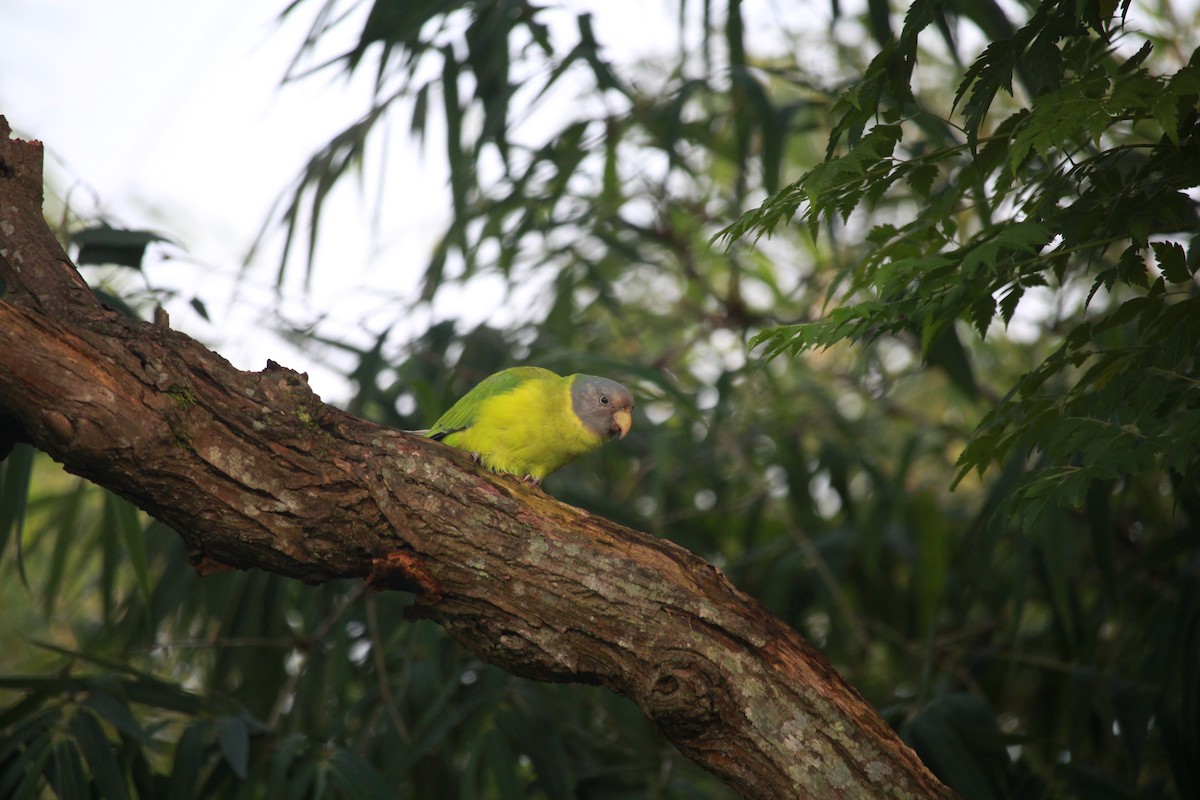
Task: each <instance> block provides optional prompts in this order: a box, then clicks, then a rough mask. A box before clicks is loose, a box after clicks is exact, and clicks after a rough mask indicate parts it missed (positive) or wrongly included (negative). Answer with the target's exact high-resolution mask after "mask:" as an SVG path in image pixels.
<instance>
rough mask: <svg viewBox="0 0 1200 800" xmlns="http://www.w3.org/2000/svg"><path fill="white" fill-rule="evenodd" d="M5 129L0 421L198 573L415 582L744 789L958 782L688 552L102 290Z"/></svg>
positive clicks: (481, 650) (535, 673) (480, 643)
mask: <svg viewBox="0 0 1200 800" xmlns="http://www.w3.org/2000/svg"><path fill="white" fill-rule="evenodd" d="M8 135H9V131H8V127H7V123H6V122H4V121H3V118H2V117H0V279H2V280H3V282H4V284H5V286H6V287H7V298H6V299H5V300H0V420H7V421H8V424H7V425H6V426H5V427H4V430H7V431H9V432H10V433H11V435H10V437H9V438H15V437H16V434H15V433H12V432H16V431H19V432H20V433H19V438H21V439H25V440H28V441H30V442H32V444H33V445H34V446H36V447H38V448H39V449H41V450H43V451H45V452H46V453H48V454H49V455H50V456H52V457H53V458H55V459H56V460H58V461H60V462H62V463H63V464H64V465H65V467H66V468H67V469H68V470H70V471H71V472H74V473H77V474H79V475H82V476H84V477H86V478H88V479H89V480H92V481H94V482H95V483H97V484H99V485H101V486H104V487H106V488H108V489H110V490H112V491H114V492H116V493H117V494H119V495H121V496H123V497H125V498H127V499H129V500H130V501H132V502H133V503H135V504H136V505H137V506H139V507H140V508H142V509H144V510H146V511H147V512H148V513H150V514H151V515H153V516H154V517H156V518H157V519H159V520H161V521H163V522H164V523H166V524H168V525H170V526H171V527H172V528H174V529H175V530H176V531H177V532H178V534H179V535H180V536H181V537H183V539H184V540H185V541H186V542H187V544H188V545H189V547H190V548H191V550H192V553H193V559H194V563H195V564H196V565H197V567H198V568H200V569H202V570H203V569H205V568H208V567H210V566H212V565H213V564H214V563H215V564H223V565H229V566H233V567H236V568H239V569H249V568H259V569H265V570H269V571H272V572H277V573H280V574H283V575H287V576H291V577H294V578H299V579H300V580H303V581H307V582H310V583H319V582H323V581H327V580H330V579H333V578H346V577H360V578H364V579H366V580H367V581H368V582H370V583H371V584H372V585H373V586H375V587H377V588H395V589H402V590H405V591H410V592H413V593H414V594H415V595H416V596H417V601H418V604H417V606H415V610H416V614H417V615H418V616H421V617H426V618H429V619H432V620H435V621H436V622H438V623H439V624H441V625H442V626H444V627H445V628H446V630H447V631H449V632H450V634H451V635H453V636H454V637H455V638H456V639H457V640H458V641H460V642H461V643H462V644H463V645H464V646H466V647H467V648H469V649H470V650H472V651H474V652H476V653H478V654H479V655H481V656H482V657H484V658H486V659H487V660H489V661H491V662H492V663H494V664H498V665H499V666H501V667H503V668H504V669H507V670H509V671H511V672H513V673H516V674H519V675H525V676H528V677H532V678H537V679H540V680H550V681H576V682H582V683H591V684H600V685H603V686H607V687H608V688H610V689H612V690H613V691H616V692H618V693H620V694H622V695H625V696H626V697H629V698H630V699H632V700H633V701H634V702H636V703H637V704H638V705H639V706H640V707H641V709H642V710H643V712H644V713H645V714H646V715H647V716H648V717H649V718H650V719H651V720H653V721H654V722H655V723H656V724H657V725H658V727H659V728H660V729H661V730H662V732H663V733H664V734H665V735H666V736H667V737H668V738H669V739H670V740H671V741H672V742H674V743H675V745H676V746H677V747H678V748H679V749H680V750H681V751H682V752H683V753H684V754H685V755H687V756H688V757H689V758H692V759H693V760H695V761H696V762H697V763H699V764H701V765H703V766H704V767H706V768H707V769H709V770H711V771H712V772H714V773H716V774H717V775H718V776H720V777H721V778H723V779H724V780H725V781H727V782H728V783H729V784H730V785H731V786H733V787H734V788H736V789H737V790H738V791H740V792H741V793H742V794H743V795H744V796H746V797H751V798H784V797H797V798H799V797H812V798H840V797H872V798H876V797H896V798H900V797H953V796H954V795H953V793H952V792H950V790H948V789H947V788H945V787H944V786H942V785H941V784H940V783H938V781H937V780H936V779H935V778H934V777H933V775H932V774H931V773H929V771H928V770H927V769H926V768H925V767H924V765H922V764H921V762H920V761H919V759H918V758H917V757H916V755H915V754H914V753H913V752H912V751H911V750H910V749H909V748H908V747H906V746H905V745H904V744H903V743H902V742H901V741H900V740H899V738H898V737H897V736H896V735H895V733H894V732H893V731H892V730H891V728H890V727H889V726H888V725H887V724H886V723H885V722H884V721H883V719H882V718H880V717H879V715H878V714H877V713H876V712H875V710H874V709H873V708H871V706H870V705H869V704H868V703H867V702H866V701H865V700H863V698H862V697H861V696H860V695H859V694H858V693H857V692H856V691H855V690H854V689H853V687H851V686H850V685H849V684H847V683H846V682H845V680H844V679H843V678H842V677H841V676H840V675H839V674H838V673H837V672H836V671H834V669H833V668H832V667H831V666H830V665H829V663H828V662H827V661H826V660H825V658H824V657H823V656H822V655H821V654H820V653H819V652H817V651H816V650H814V649H813V648H812V647H810V646H809V645H808V644H807V643H806V642H805V641H804V640H803V639H802V638H801V637H800V635H799V634H797V633H796V631H794V630H793V629H792V628H790V627H789V626H788V625H786V624H785V623H784V622H782V621H781V620H780V619H779V618H777V617H775V616H774V615H773V614H771V613H770V612H769V611H767V610H766V609H765V608H764V607H763V606H762V605H760V604H759V603H757V602H756V601H754V600H753V599H751V598H749V597H748V596H746V595H745V594H743V593H741V592H739V591H738V590H737V589H736V588H734V587H733V586H732V585H731V584H730V583H729V581H728V580H727V579H726V578H725V576H724V575H723V574H722V573H721V572H720V571H718V570H717V569H715V568H714V567H712V566H709V565H708V564H706V563H705V562H704V561H702V560H700V559H698V558H696V557H695V556H693V555H692V554H691V553H689V552H687V551H686V550H684V549H683V548H681V547H678V546H676V545H674V544H672V543H671V542H668V541H664V540H660V539H655V538H652V537H649V536H646V535H644V534H640V533H637V532H635V531H631V530H628V529H626V528H622V527H620V526H618V525H616V524H614V523H612V522H609V521H607V520H605V519H601V518H598V517H595V516H592V515H590V514H588V513H586V512H584V511H581V510H579V509H576V508H572V507H570V506H567V505H564V504H562V503H560V502H558V501H556V500H554V499H553V498H550V497H548V496H546V495H544V494H542V493H540V492H538V491H535V490H530V489H528V488H527V487H525V486H524V485H522V484H520V483H519V482H517V481H515V480H509V479H506V478H503V477H498V476H494V475H489V474H486V473H481V472H479V471H478V470H477V469H476V468H474V467H473V466H472V465H471V464H470V463H469V460H468V459H467V458H466V457H465V455H464V454H462V453H459V452H458V451H455V450H451V449H449V448H446V447H443V446H441V445H439V444H437V443H434V442H430V441H428V440H426V439H424V438H422V437H419V436H413V435H408V434H405V433H402V432H399V431H395V430H391V429H388V428H384V427H381V426H379V425H375V424H372V423H370V422H367V421H364V420H361V419H357V418H355V417H353V416H350V415H348V414H346V413H344V412H342V411H339V410H338V409H336V408H333V407H331V406H328V405H325V404H324V403H322V402H321V400H320V399H319V398H318V397H317V396H316V395H315V394H313V392H312V391H311V390H310V389H309V387H308V384H307V381H306V379H305V376H304V375H301V374H298V373H296V372H293V371H291V370H288V369H284V368H282V367H279V366H277V365H274V364H268V367H267V368H266V369H265V370H263V371H262V372H257V373H251V372H242V371H239V370H237V369H235V368H234V367H233V366H232V365H231V364H229V362H227V361H226V360H225V359H223V358H222V357H221V356H219V355H217V354H216V353H213V352H212V351H210V350H208V349H207V348H205V347H204V346H203V345H201V344H200V343H198V342H196V341H195V340H193V339H191V338H190V337H188V336H185V335H183V334H181V333H179V332H176V331H173V330H170V329H167V328H163V327H158V326H155V325H152V324H149V323H145V322H140V321H136V320H130V319H127V318H124V317H122V316H120V315H118V314H116V313H115V312H112V311H110V310H108V309H106V308H104V307H103V306H102V305H101V304H100V303H99V302H97V301H96V299H95V297H94V296H93V295H92V294H91V293H90V291H88V290H87V287H86V285H85V284H84V282H83V280H82V279H81V278H80V277H79V275H78V273H77V272H76V271H75V269H74V267H73V266H72V265H71V264H70V262H69V260H68V259H67V257H66V255H65V254H64V253H63V251H62V249H61V247H60V246H59V245H58V243H57V241H55V239H54V237H53V235H52V234H51V232H50V231H49V229H48V228H47V226H46V225H45V223H44V221H43V219H42V216H41V184H42V177H41V147H40V145H39V144H38V143H36V142H21V141H17V140H10V139H9V138H8ZM2 441H4V434H3V431H0V442H2Z"/></svg>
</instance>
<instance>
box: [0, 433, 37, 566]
mask: <svg viewBox="0 0 1200 800" xmlns="http://www.w3.org/2000/svg"><path fill="white" fill-rule="evenodd" d="M33 456H34V449H33V447H31V446H30V445H27V444H25V443H23V442H18V443H17V444H16V445H15V446H14V447H13V449H12V452H11V453H9V455H8V458H6V459H5V460H4V461H3V462H0V554H3V553H4V546H5V545H6V544H7V543H8V538H9V535H10V534H13V533H16V537H15V540H16V543H17V571H18V572H19V573H20V575H21V582H22V583H24V584H25V585H26V586H29V579H28V577H27V576H26V575H25V557H24V552H23V549H22V542H21V536H22V532H23V531H24V530H25V509H26V504H27V503H28V501H29V484H30V481H31V479H32V475H33Z"/></svg>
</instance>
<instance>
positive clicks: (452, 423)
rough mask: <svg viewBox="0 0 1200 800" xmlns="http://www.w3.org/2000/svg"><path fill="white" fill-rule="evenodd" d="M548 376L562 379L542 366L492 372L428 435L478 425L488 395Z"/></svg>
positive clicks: (440, 420)
mask: <svg viewBox="0 0 1200 800" xmlns="http://www.w3.org/2000/svg"><path fill="white" fill-rule="evenodd" d="M547 379H550V380H560V378H559V377H558V376H557V375H555V374H554V373H553V372H551V371H550V370H548V369H542V368H541V367H512V368H510V369H505V370H501V371H500V372H497V373H495V374H493V375H489V376H488V377H486V378H484V379H483V380H482V381H480V382H479V383H478V384H477V385H476V386H475V388H474V389H472V390H471V391H469V392H467V393H466V394H464V395H463V396H462V397H461V398H459V400H458V402H457V403H455V404H454V405H452V406H450V409H449V410H448V411H447V412H446V413H445V414H442V416H441V417H439V418H438V421H437V422H435V423H433V427H431V428H430V429H429V433H427V434H425V435H426V436H428V437H429V438H430V439H441V438H443V437H445V436H448V435H449V434H451V433H455V432H457V431H461V430H466V429H467V428H469V427H471V426H472V425H474V424H475V417H476V415H477V414H478V413H479V408H480V406H482V405H483V402H484V401H485V400H487V399H488V398H490V397H495V396H497V395H501V394H506V393H508V392H511V391H512V390H513V389H516V388H517V387H518V386H520V385H522V384H523V383H526V382H527V381H531V380H547Z"/></svg>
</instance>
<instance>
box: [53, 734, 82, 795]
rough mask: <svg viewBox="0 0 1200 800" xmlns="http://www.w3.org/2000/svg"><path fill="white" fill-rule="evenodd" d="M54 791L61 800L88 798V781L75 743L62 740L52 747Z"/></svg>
mask: <svg viewBox="0 0 1200 800" xmlns="http://www.w3.org/2000/svg"><path fill="white" fill-rule="evenodd" d="M53 775H54V778H53V784H54V791H55V794H57V795H58V796H59V797H60V798H62V800H76V798H83V797H88V796H89V795H90V792H89V791H88V779H87V775H85V774H84V771H83V759H82V758H81V757H80V755H79V749H78V748H77V747H76V746H75V743H74V742H72V741H70V740H67V739H64V740H62V741H60V742H58V743H57V744H56V745H54V773H53Z"/></svg>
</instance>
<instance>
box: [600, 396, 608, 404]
mask: <svg viewBox="0 0 1200 800" xmlns="http://www.w3.org/2000/svg"><path fill="white" fill-rule="evenodd" d="M600 405H602V406H606V405H608V395H606V394H602V395H600Z"/></svg>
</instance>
